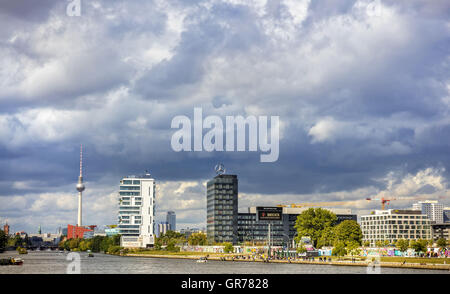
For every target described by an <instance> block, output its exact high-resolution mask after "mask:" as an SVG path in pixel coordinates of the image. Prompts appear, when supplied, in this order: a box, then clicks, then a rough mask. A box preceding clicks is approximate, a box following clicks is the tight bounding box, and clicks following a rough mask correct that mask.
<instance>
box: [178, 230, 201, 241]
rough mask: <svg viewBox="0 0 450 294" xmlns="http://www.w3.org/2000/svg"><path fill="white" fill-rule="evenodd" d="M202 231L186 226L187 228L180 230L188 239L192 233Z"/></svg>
mask: <svg viewBox="0 0 450 294" xmlns="http://www.w3.org/2000/svg"><path fill="white" fill-rule="evenodd" d="M202 232H203V231H202V230H201V229H199V228H186V229H181V230H180V234H183V235H184V236H185V237H186V239H188V238H189V236H190V235H192V234H196V233H202Z"/></svg>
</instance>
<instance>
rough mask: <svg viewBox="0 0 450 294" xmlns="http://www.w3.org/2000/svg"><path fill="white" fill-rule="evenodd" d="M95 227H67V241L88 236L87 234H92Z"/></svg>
mask: <svg viewBox="0 0 450 294" xmlns="http://www.w3.org/2000/svg"><path fill="white" fill-rule="evenodd" d="M94 227H95V226H91V227H89V226H73V225H67V239H68V240H70V239H81V238H86V236H89V233H88V232H92V233H93V232H94Z"/></svg>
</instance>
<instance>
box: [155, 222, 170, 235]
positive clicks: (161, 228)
mask: <svg viewBox="0 0 450 294" xmlns="http://www.w3.org/2000/svg"><path fill="white" fill-rule="evenodd" d="M167 231H170V225H169V223H168V222H160V223H159V224H158V237H160V236H161V235H163V234H165V233H167Z"/></svg>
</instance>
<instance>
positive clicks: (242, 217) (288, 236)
mask: <svg viewBox="0 0 450 294" xmlns="http://www.w3.org/2000/svg"><path fill="white" fill-rule="evenodd" d="M298 215H299V214H298V213H283V218H282V220H281V221H271V222H270V223H271V228H270V231H271V233H270V235H271V245H274V246H289V247H290V246H292V245H291V244H292V240H293V239H294V237H295V235H296V233H297V229H295V222H296V221H297V217H298ZM336 216H337V219H338V220H337V223H336V224H339V223H340V222H342V221H344V220H354V221H356V220H357V216H356V214H336ZM238 236H239V239H238V242H239V243H247V242H248V243H252V244H255V245H268V240H269V222H268V221H259V222H257V221H256V213H239V214H238ZM288 244H289V245H288Z"/></svg>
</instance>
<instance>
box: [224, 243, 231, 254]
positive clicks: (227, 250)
mask: <svg viewBox="0 0 450 294" xmlns="http://www.w3.org/2000/svg"><path fill="white" fill-rule="evenodd" d="M223 245H224V248H223V252H225V253H232V252H233V251H234V248H233V244H231V243H230V242H225V243H223Z"/></svg>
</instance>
